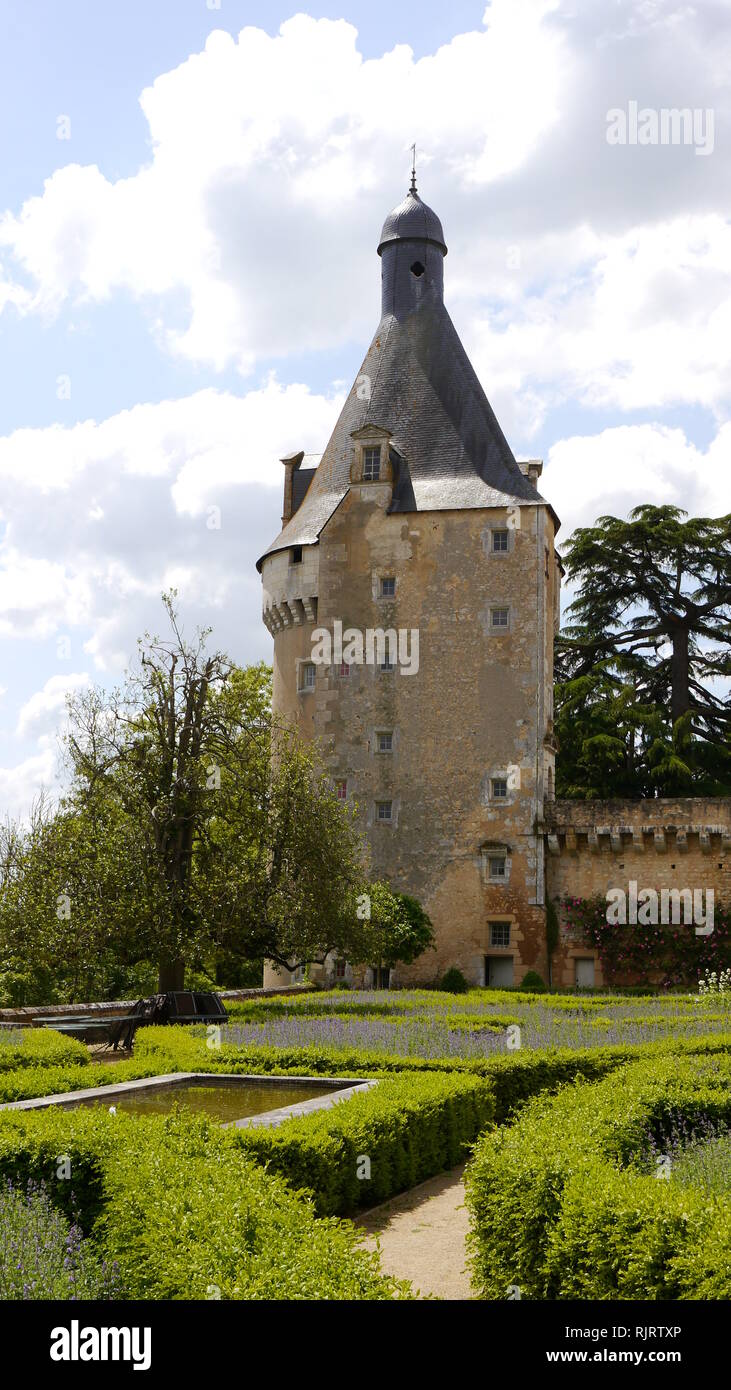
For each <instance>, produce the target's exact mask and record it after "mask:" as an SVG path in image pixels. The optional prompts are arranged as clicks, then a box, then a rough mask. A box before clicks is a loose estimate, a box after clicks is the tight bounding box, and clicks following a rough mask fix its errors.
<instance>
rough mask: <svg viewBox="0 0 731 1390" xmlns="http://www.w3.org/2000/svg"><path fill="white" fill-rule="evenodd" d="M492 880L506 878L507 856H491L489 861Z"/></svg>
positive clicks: (489, 872) (488, 869) (488, 868)
mask: <svg viewBox="0 0 731 1390" xmlns="http://www.w3.org/2000/svg"><path fill="white" fill-rule="evenodd" d="M487 871H488V874H489V876H490V878H505V855H504V854H491V855H490V857H489V859H488V861H487Z"/></svg>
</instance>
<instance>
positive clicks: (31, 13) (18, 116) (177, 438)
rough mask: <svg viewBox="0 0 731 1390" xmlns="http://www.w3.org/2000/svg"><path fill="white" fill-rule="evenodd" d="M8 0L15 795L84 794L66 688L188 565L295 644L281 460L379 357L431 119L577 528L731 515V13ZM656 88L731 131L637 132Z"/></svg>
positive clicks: (3, 775)
mask: <svg viewBox="0 0 731 1390" xmlns="http://www.w3.org/2000/svg"><path fill="white" fill-rule="evenodd" d="M5 13H6V16H7V18H6V20H5V28H6V31H7V32H6V35H5V42H4V45H3V48H2V52H1V53H0V364H1V366H2V380H3V387H4V389H3V391H2V392H1V393H0V690H2V692H3V693H2V694H1V695H0V810H2V808H3V807H5V808H7V809H9V810H11V811H13V812H18V811H20V810H22V809H23V808H24V807H25V806H27V804H28V801H29V799H30V798H31V797H32V795H33V794H34V792H35V791H37V789H38V787H39V786H40V785H41V784H43V783H49V782H53V780H54V777H55V771H54V769H55V742H56V735H57V730H58V727H59V725H60V722H61V720H62V714H63V700H64V694H65V690H66V689H67V688H69V687H73V686H79V685H83V684H88V683H89V682H93V681H98V680H101V681H104V682H113V681H116V680H118V679H119V677H120V675H121V673H122V670H123V668H124V665H125V662H126V661H127V660H128V659H129V656H130V655H131V653H132V651H133V649H134V641H135V637H136V635H137V634H139V633H140V632H141V631H142V630H143V629H144V628H145V627H154V626H155V625H156V624H157V622H158V617H157V614H158V610H159V593H160V590H161V588H162V587H164V586H165V585H167V584H168V583H170V582H175V583H177V585H178V587H179V589H180V592H181V603H182V608H183V613H184V616H185V618H186V621H188V623H189V625H191V626H192V625H194V624H195V623H196V622H212V623H213V624H214V626H215V630H216V636H217V638H218V640H219V641H220V643H221V645H223V646H225V647H227V648H228V649H229V650H230V651H231V652H232V654H233V655H234V656H235V657H237V659H239V660H242V661H245V660H252V659H258V658H259V657H261V656H268V654H269V650H270V639H269V637H268V635H267V633H266V630H265V629H264V627H263V625H262V624H261V621H260V616H259V612H260V595H259V581H258V577H257V575H256V573H255V570H254V568H253V562H254V560H255V558H256V556H257V555H258V554H259V553H261V551H262V550H263V549H264V548H265V546H266V544H267V542H268V541H269V540H270V539H271V537H272V535H273V534H275V532H276V530H277V529H278V518H279V511H280V507H281V491H280V490H281V467H280V465H279V463H278V459H279V457H280V456H281V454H283V453H285V452H288V451H289V450H291V449H293V448H297V447H303V448H306V449H308V450H313V451H318V452H319V451H321V450H322V449H323V448H324V446H325V444H326V442H327V437H328V435H329V432H330V430H331V428H332V426H333V424H334V422H335V418H336V416H337V411H338V408H339V401H340V399H341V398H342V394H343V392H344V391H345V390H347V388H348V387H349V385H350V383H351V381H352V379H353V378H354V376H355V374H356V372H357V370H358V367H359V364H360V361H361V358H362V356H363V354H364V351H365V348H366V346H367V344H368V341H369V339H370V336H371V334H372V332H373V329H374V328H375V325H376V322H377V319H378V311H379V272H380V264H379V262H378V258H377V256H376V254H375V247H376V244H377V240H378V231H379V229H380V225H381V222H382V220H383V218H384V216H385V214H386V213H387V212H388V210H389V208H390V207H391V206H392V205H393V204H394V203H396V202H398V201H400V199H401V197H402V196H403V193H404V192H405V188H406V182H407V175H408V163H409V154H408V146H409V145H410V143H411V141H412V140H416V141H417V145H418V147H419V150H420V154H419V185H420V191H421V193H422V196H423V197H424V198H425V200H426V201H427V202H429V203H430V204H432V205H433V206H434V207H435V209H436V210H437V211H438V212H439V214H440V216H441V218H442V221H443V224H444V227H445V233H446V239H447V243H448V245H449V248H450V251H449V256H448V259H447V263H446V297H447V302H448V306H449V308H450V312H451V313H452V315H453V317H454V320H455V323H456V325H457V328H458V330H459V332H460V334H461V336H462V337H463V340H464V342H465V345H466V346H467V348H468V351H469V352H470V355H471V356H472V359H473V361H474V363H475V366H476V368H477V370H478V373H479V374H480V376H481V379H482V381H483V384H484V386H485V389H486V391H487V394H488V396H489V397H490V400H491V401H492V404H493V406H494V407H495V409H496V412H497V414H498V417H499V419H500V420H501V423H502V424H503V428H504V429H505V432H506V434H507V435H508V438H509V440H510V442H511V444H512V446H513V448H514V450H515V452H516V454H517V455H518V456H519V457H541V458H543V459H544V460H545V464H546V467H545V471H544V476H543V480H542V484H543V488H542V490H543V492H544V494H545V495H546V496H548V497H549V498H550V500H551V501H552V502H553V503H554V506H555V507H556V509H557V510H558V512H559V514H560V515H561V516H562V520H563V523H564V534H565V535H567V534H569V533H570V531H571V530H572V529H573V528H574V526H576V525H577V524H584V523H586V522H589V521H591V520H593V519H594V517H595V516H596V515H598V514H599V513H600V512H601V511H606V510H614V511H616V512H618V513H624V512H626V511H627V510H628V508H629V507H630V506H633V505H636V504H637V502H640V501H644V500H651V501H657V502H659V501H664V500H670V501H675V502H677V503H678V504H679V505H682V506H685V507H687V508H688V509H689V510H690V511H695V512H698V513H701V512H704V513H712V514H720V513H721V512H722V511H724V510H727V509H728V494H729V487H728V452H729V449H728V446H729V440H730V439H731V429H730V428H729V424H728V406H729V386H728V383H729V380H730V379H731V377H730V374H729V366H730V365H731V364H730V363H729V356H730V355H731V233H730V231H729V207H728V201H729V195H728V189H729V187H731V180H730V179H729V174H730V172H731V170H730V169H729V141H728V131H729V122H728V115H729V112H728V107H729V97H728V92H727V87H728V83H727V72H728V67H729V60H730V59H731V16H730V15H729V13H728V10H727V7H725V6H723V5H720V4H719V5H715V4H712V3H711V4H707V5H705V6H704V7H703V9H702V11H701V12H700V13H694V12H692V11H691V10H689V9H688V8H687V7H686V6H684V5H681V4H679V3H674V0H652V3H648V4H645V5H643V6H637V5H636V4H634V3H630V0H618V3H617V4H615V5H613V6H611V7H607V6H606V4H603V3H600V0H586V3H582V5H581V6H580V7H579V8H578V10H577V8H576V7H575V6H573V5H571V4H570V3H568V0H493V3H492V4H491V5H489V6H487V8H486V7H485V6H484V5H481V4H468V3H464V0H458V3H453V4H452V5H450V6H444V5H442V4H437V3H427V4H424V3H420V4H419V5H417V4H412V3H408V2H407V3H402V4H399V5H398V6H394V5H385V4H372V3H371V4H367V5H366V4H356V3H352V2H351V0H343V2H342V3H340V4H328V5H308V6H307V7H306V9H305V10H302V11H298V10H297V9H296V7H286V6H285V7H283V6H280V5H278V4H271V3H269V4H266V5H264V4H248V3H243V0H221V5H220V8H216V7H215V6H214V5H213V4H211V6H210V8H209V6H207V5H206V3H205V0H176V2H175V3H173V2H172V0H148V2H147V3H141V0H130V2H129V3H127V4H125V5H124V6H103V5H99V4H97V3H92V2H91V0H70V3H65V4H64V5H63V6H59V5H58V4H56V3H51V0H35V2H34V3H31V4H28V3H20V0H6V10H5ZM295 16H298V17H297V18H295ZM317 21H320V22H319V23H318V22H317ZM242 31H243V32H242ZM633 100H636V101H638V103H639V105H640V106H641V107H646V108H649V109H652V110H656V111H660V110H661V109H663V108H679V109H680V108H686V107H687V108H689V109H691V108H692V109H697V110H698V111H700V112H702V113H708V112H711V113H712V120H713V140H712V148H707V149H705V150H703V149H698V148H697V142H696V146H694V145H693V144H692V143H689V144H680V145H678V144H666V145H664V146H663V145H662V144H650V143H648V144H647V145H644V146H641V147H638V146H634V147H631V146H628V145H621V146H619V147H617V146H616V145H611V144H610V143H609V141H608V138H607V125H608V113H609V112H610V110H612V109H619V110H624V109H625V108H627V107H628V103H629V102H631V101H633ZM67 123H68V125H67ZM59 134H62V135H63V134H68V135H69V138H59ZM707 134H708V125H707V122H706V135H707ZM706 143H708V142H707V141H706ZM211 506H218V507H220V508H221V512H222V517H223V524H222V527H221V529H220V531H214V532H212V531H211V530H209V529H207V527H206V516H207V514H208V508H210V507H211ZM59 653H62V655H59Z"/></svg>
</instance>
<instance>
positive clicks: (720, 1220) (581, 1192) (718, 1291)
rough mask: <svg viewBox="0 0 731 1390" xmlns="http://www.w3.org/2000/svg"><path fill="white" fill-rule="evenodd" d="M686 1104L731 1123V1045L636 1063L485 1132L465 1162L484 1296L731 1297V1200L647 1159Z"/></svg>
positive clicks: (693, 1112) (473, 1253) (689, 1113)
mask: <svg viewBox="0 0 731 1390" xmlns="http://www.w3.org/2000/svg"><path fill="white" fill-rule="evenodd" d="M680 1116H684V1117H687V1118H693V1117H698V1118H701V1117H703V1116H710V1117H711V1118H712V1119H713V1120H716V1121H719V1120H720V1121H723V1122H724V1123H731V1058H729V1057H727V1056H723V1055H715V1056H709V1053H708V1049H705V1048H704V1049H699V1050H698V1054H697V1055H694V1056H693V1055H690V1056H685V1057H682V1056H678V1055H677V1053H676V1055H675V1056H673V1057H668V1056H665V1057H655V1058H652V1059H649V1060H645V1061H641V1062H639V1063H637V1062H635V1063H633V1064H631V1065H628V1066H625V1067H623V1068H621V1069H620V1070H619V1071H615V1072H614V1074H612V1075H610V1076H608V1077H606V1078H605V1079H604V1080H602V1081H599V1082H596V1083H595V1084H588V1085H587V1084H584V1083H579V1084H577V1085H575V1086H573V1087H569V1088H566V1089H565V1090H563V1091H562V1092H560V1093H559V1095H558V1096H555V1097H550V1098H549V1097H545V1096H541V1097H539V1098H537V1099H536V1100H534V1101H532V1102H531V1103H530V1104H529V1105H528V1106H527V1107H526V1108H525V1109H524V1110H523V1111H522V1113H521V1115H520V1118H519V1119H518V1120H517V1122H516V1123H514V1124H512V1125H509V1126H507V1127H505V1128H504V1129H502V1130H496V1131H495V1132H494V1133H492V1134H489V1135H486V1136H484V1137H483V1138H482V1139H481V1140H480V1141H479V1143H478V1145H477V1148H476V1152H475V1156H474V1158H473V1160H472V1162H471V1163H470V1165H469V1167H468V1169H467V1174H466V1189H467V1206H468V1208H469V1210H470V1213H471V1218H472V1231H471V1234H470V1237H469V1248H470V1263H471V1266H472V1270H473V1279H474V1283H475V1287H476V1289H477V1291H478V1296H479V1297H482V1298H485V1299H504V1298H506V1297H508V1289H509V1288H510V1287H511V1286H517V1287H519V1288H520V1290H521V1295H522V1297H524V1298H534V1299H553V1300H560V1299H570V1300H581V1299H650V1300H654V1299H660V1300H682V1299H729V1298H731V1200H728V1199H726V1198H725V1197H723V1198H718V1197H715V1198H711V1197H709V1196H708V1195H707V1194H706V1193H704V1192H701V1191H699V1190H695V1189H691V1188H688V1187H685V1186H682V1187H681V1186H675V1185H674V1184H673V1182H672V1178H671V1179H670V1180H669V1181H660V1180H658V1178H657V1177H655V1176H654V1175H653V1174H647V1173H645V1172H642V1171H641V1170H640V1168H639V1167H638V1166H637V1163H636V1159H635V1156H636V1154H637V1152H638V1150H639V1149H640V1148H641V1146H642V1144H643V1142H644V1141H645V1140H646V1139H647V1136H648V1135H655V1136H656V1137H658V1138H661V1137H662V1135H663V1133H665V1132H667V1128H668V1126H669V1125H670V1124H671V1123H672V1121H673V1120H674V1119H677V1118H679V1117H680ZM633 1163H634V1167H633Z"/></svg>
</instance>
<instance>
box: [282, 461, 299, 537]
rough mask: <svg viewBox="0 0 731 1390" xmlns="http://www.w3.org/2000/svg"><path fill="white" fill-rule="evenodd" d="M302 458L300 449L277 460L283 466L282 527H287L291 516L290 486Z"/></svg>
mask: <svg viewBox="0 0 731 1390" xmlns="http://www.w3.org/2000/svg"><path fill="white" fill-rule="evenodd" d="M304 456H305V451H304V449H300V450H298V452H297V453H294V454H285V456H284V458H283V459H280V460H279V462H280V463H283V464H284V502H283V504H282V505H283V508H284V510H283V511H282V525H283V526H286V525H287V522H288V521H289V519H290V517H291V515H292V484H293V479H294V473H295V469H296V468H299V466H300V464H301V462H302V460H303V458H304Z"/></svg>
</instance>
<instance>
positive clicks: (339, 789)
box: [335, 777, 348, 801]
mask: <svg viewBox="0 0 731 1390" xmlns="http://www.w3.org/2000/svg"><path fill="white" fill-rule="evenodd" d="M335 795H336V796H337V799H338V801H347V800H348V783H347V781H346V779H345V778H344V777H341V778H340V780H339V781H337V782H336V783H335Z"/></svg>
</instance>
